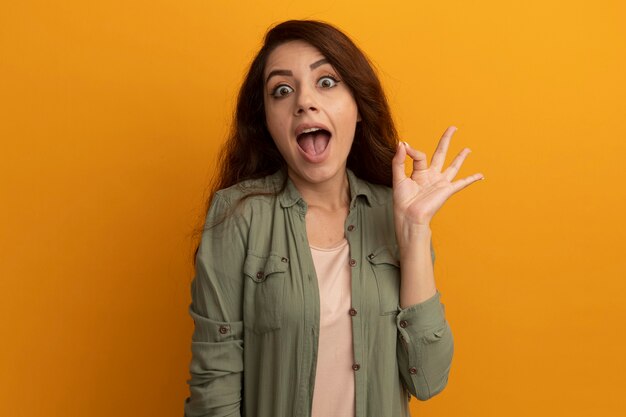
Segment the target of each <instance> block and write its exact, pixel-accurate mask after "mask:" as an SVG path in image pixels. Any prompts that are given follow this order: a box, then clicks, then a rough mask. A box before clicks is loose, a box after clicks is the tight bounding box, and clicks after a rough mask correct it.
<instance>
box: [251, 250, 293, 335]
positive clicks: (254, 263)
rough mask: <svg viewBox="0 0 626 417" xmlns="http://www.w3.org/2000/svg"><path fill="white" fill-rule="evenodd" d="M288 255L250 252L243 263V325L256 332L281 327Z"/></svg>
mask: <svg viewBox="0 0 626 417" xmlns="http://www.w3.org/2000/svg"><path fill="white" fill-rule="evenodd" d="M288 268H289V259H288V258H286V257H283V256H279V255H268V256H257V255H255V254H251V253H248V255H247V256H246V260H245V263H244V266H243V272H244V275H245V276H246V283H245V287H244V305H243V308H244V311H243V315H244V323H243V324H244V326H245V327H246V328H248V329H250V330H252V331H254V332H255V333H265V332H269V331H272V330H276V329H280V327H281V324H282V320H283V289H284V287H285V274H286V273H287V270H288Z"/></svg>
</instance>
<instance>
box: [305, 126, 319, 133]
mask: <svg viewBox="0 0 626 417" xmlns="http://www.w3.org/2000/svg"><path fill="white" fill-rule="evenodd" d="M318 130H322V129H320V128H319V127H312V128H310V129H304V130H303V131H302V133H311V132H317V131H318Z"/></svg>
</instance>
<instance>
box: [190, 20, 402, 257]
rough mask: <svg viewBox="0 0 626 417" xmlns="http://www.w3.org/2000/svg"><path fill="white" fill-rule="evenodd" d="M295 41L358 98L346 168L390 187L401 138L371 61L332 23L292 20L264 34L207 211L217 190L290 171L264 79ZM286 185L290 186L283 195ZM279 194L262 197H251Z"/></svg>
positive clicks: (248, 73)
mask: <svg viewBox="0 0 626 417" xmlns="http://www.w3.org/2000/svg"><path fill="white" fill-rule="evenodd" d="M295 40H299V41H304V42H306V43H309V44H310V45H312V46H314V47H315V48H317V49H318V50H319V51H320V52H321V53H322V55H323V56H324V57H325V58H326V59H327V60H328V62H329V63H330V64H331V65H332V66H333V68H334V69H335V70H336V71H337V72H338V73H339V76H340V77H341V79H342V81H343V82H344V83H345V84H346V85H347V86H348V87H349V89H350V91H351V92H352V94H353V96H354V100H355V102H356V105H357V108H358V110H359V114H360V115H361V121H360V122H358V123H357V126H356V130H355V133H354V141H353V144H352V148H351V150H350V153H349V154H348V160H347V167H348V168H349V169H350V170H352V171H353V172H354V173H355V175H356V176H357V177H359V178H361V179H364V180H366V181H369V182H371V183H375V184H382V185H386V186H391V184H392V173H391V159H392V158H393V156H394V154H395V152H396V147H397V144H398V135H397V131H396V128H395V125H394V122H393V119H392V117H391V111H390V109H389V104H388V103H387V98H386V96H385V93H384V91H383V88H382V85H381V83H380V80H379V79H378V76H377V75H376V73H375V71H374V68H373V66H372V64H371V62H370V60H369V59H368V58H367V56H366V55H365V54H364V53H363V52H362V51H361V50H360V49H359V48H358V47H357V46H356V45H355V43H354V42H353V41H352V40H351V39H350V38H349V37H348V36H347V35H346V34H344V33H343V32H342V31H340V30H339V29H337V28H336V27H335V26H333V25H331V24H329V23H326V22H321V21H315V20H289V21H286V22H282V23H280V24H278V25H276V26H274V27H273V28H271V29H270V30H269V31H268V32H267V33H266V34H265V38H264V42H263V46H262V47H261V49H260V50H259V52H258V53H257V55H256V56H255V57H254V59H253V61H252V63H251V65H250V68H249V70H248V72H247V74H246V76H245V78H244V81H243V84H242V86H241V89H240V90H239V95H238V99H237V107H236V110H235V115H234V121H233V124H232V126H231V130H230V133H229V135H228V138H227V140H226V143H225V144H224V146H223V148H222V149H221V152H220V154H219V160H218V170H217V177H216V179H215V180H214V181H213V184H212V187H211V191H210V195H209V198H208V200H207V202H206V206H205V209H206V210H208V209H209V208H210V204H211V201H212V199H213V196H214V195H215V192H217V191H218V190H220V189H223V188H227V187H230V186H232V185H235V184H237V183H239V182H241V181H244V180H249V179H256V178H261V177H264V176H266V175H270V174H273V173H274V172H276V171H278V170H280V169H286V162H285V160H284V159H283V157H282V155H281V154H280V152H279V151H278V148H277V147H276V145H275V144H274V140H273V139H272V137H271V135H270V133H269V131H268V129H267V125H266V121H265V120H266V119H265V106H264V102H263V93H264V78H263V74H264V71H265V65H266V62H267V58H268V56H269V55H270V54H271V53H272V51H273V50H274V49H276V48H277V47H278V46H280V45H282V44H284V43H286V42H289V41H295ZM285 179H287V176H286V175H285ZM285 185H286V182H285V183H284V184H283V189H284V187H285ZM280 191H282V189H281V190H279V191H278V192H280ZM276 193H277V192H276V191H267V192H263V191H259V192H255V193H251V194H250V195H249V196H251V195H261V194H268V195H274V194H276ZM206 210H205V214H206ZM196 253H197V248H196ZM194 259H195V257H194Z"/></svg>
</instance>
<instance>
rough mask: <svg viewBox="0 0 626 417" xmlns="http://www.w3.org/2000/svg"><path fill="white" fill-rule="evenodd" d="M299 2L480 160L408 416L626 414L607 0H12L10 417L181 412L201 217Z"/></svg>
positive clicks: (620, 36)
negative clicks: (247, 98)
mask: <svg viewBox="0 0 626 417" xmlns="http://www.w3.org/2000/svg"><path fill="white" fill-rule="evenodd" d="M592 4H593V5H592ZM288 18H315V19H323V20H327V21H330V22H332V23H335V24H337V25H338V26H339V27H341V28H343V29H344V30H345V31H346V32H347V33H348V34H350V35H351V36H352V37H353V38H354V40H355V41H356V42H357V43H358V44H359V45H360V46H361V47H362V48H363V49H364V50H365V51H366V52H367V53H368V55H369V56H370V57H371V58H372V59H373V60H374V61H375V63H376V64H377V67H378V68H379V70H380V74H381V77H382V79H383V82H384V84H385V86H386V88H387V91H388V94H389V98H390V102H391V104H392V108H393V111H394V115H395V117H396V120H397V122H398V127H399V130H400V132H401V135H402V138H403V139H405V140H407V141H408V142H410V143H411V144H412V145H413V146H415V147H417V148H418V149H421V150H423V151H426V152H427V153H428V154H429V155H431V154H432V152H433V150H434V148H435V145H436V143H437V140H438V139H439V136H440V135H441V133H442V132H443V131H444V130H445V128H446V127H447V126H449V125H456V126H458V128H459V130H458V132H457V133H456V134H455V136H454V138H453V141H452V144H451V146H450V153H449V156H448V163H449V161H450V160H451V159H452V156H453V155H455V154H456V153H457V152H459V151H460V150H461V149H462V148H463V147H464V146H469V147H470V148H471V149H472V151H473V152H472V153H471V155H470V156H469V157H468V159H467V160H466V162H465V164H464V166H463V168H462V170H461V172H460V174H459V175H460V176H466V175H470V174H472V173H475V172H483V173H484V175H485V177H486V179H485V180H484V181H482V182H479V183H476V184H474V185H472V186H470V187H469V188H467V189H465V190H463V191H461V192H460V193H459V194H457V195H455V196H453V197H452V198H451V199H450V200H449V201H448V202H447V203H446V204H445V205H444V207H443V208H442V210H441V211H440V213H438V214H437V216H436V217H435V219H434V222H433V225H432V229H433V235H434V237H433V239H434V245H435V250H436V252H437V262H436V265H435V274H436V278H437V283H438V287H439V290H440V291H441V293H442V297H443V298H442V301H443V302H444V304H445V305H446V312H447V318H448V321H449V322H450V325H451V327H452V329H453V332H454V336H455V356H454V361H453V366H452V370H451V374H450V381H449V384H448V387H447V388H446V390H445V391H444V392H442V393H441V394H440V395H438V396H436V397H434V398H433V399H431V400H429V401H427V402H418V401H414V403H413V404H412V407H413V410H414V412H413V414H414V415H416V416H424V417H426V416H464V417H470V416H481V417H484V416H554V415H558V416H568V417H574V416H595V415H598V416H618V415H625V413H626V396H625V395H624V393H623V391H624V389H625V388H626V383H625V382H624V381H625V379H624V378H625V377H624V375H625V374H626V360H625V359H624V354H625V352H626V343H625V338H626V336H625V335H624V330H626V325H625V323H626V307H625V302H624V298H625V296H626V285H625V284H624V280H625V278H626V256H625V255H624V241H625V238H626V236H625V230H626V227H625V222H624V220H623V216H624V213H626V186H625V185H624V181H625V180H626V175H625V174H626V170H625V168H624V167H625V165H626V163H625V162H624V158H625V156H626V134H625V133H626V128H625V121H626V118H625V116H626V105H625V97H626V82H625V80H624V77H625V75H624V74H626V25H624V21H625V18H626V3H625V2H624V1H621V0H614V1H608V0H605V1H602V0H599V1H596V2H589V1H580V0H577V1H573V0H568V1H564V0H559V1H546V0H542V1H539V0H527V1H523V2H522V1H516V2H508V1H501V0H497V1H496V0H490V1H471V2H470V1H460V0H459V1H445V2H425V1H416V2H413V1H410V2H409V1H404V2H389V1H386V2H374V1H358V2H356V1H355V2H337V1H334V0H331V1H326V0H324V1H317V2H298V1H293V0H283V1H278V0H277V1H272V2H246V1H238V2H225V1H219V2H218V1H209V0H203V1H200V0H195V1H173V0H172V1H154V0H152V1H119V0H113V1H108V2H83V1H61V2H43V1H39V2H36V1H15V2H3V5H2V6H1V7H0V51H1V54H0V71H1V73H0V103H1V108H0V138H1V140H2V142H1V144H2V146H1V151H0V198H1V201H0V202H1V204H0V213H1V215H0V230H1V231H0V257H1V261H0V341H1V343H0V415H2V416H18V417H19V416H92V417H98V416H173V415H182V406H183V401H184V398H185V397H186V396H187V386H186V383H185V381H186V379H187V377H188V373H187V372H188V371H187V366H188V363H189V358H190V338H191V332H192V321H191V319H190V318H189V317H188V315H187V306H188V303H189V284H190V280H191V278H192V275H193V271H192V267H191V256H192V251H193V248H194V246H193V244H194V243H195V241H194V238H193V235H192V231H193V229H194V228H195V227H198V226H200V225H201V223H200V222H201V220H202V217H203V215H204V213H203V211H202V210H203V204H204V199H205V198H206V190H207V186H208V184H209V180H210V177H211V174H212V172H213V168H214V161H215V152H216V150H217V149H218V147H219V145H220V143H221V142H222V140H223V138H224V135H225V133H226V131H227V126H228V123H229V121H230V117H231V112H232V108H233V103H234V98H235V95H236V92H237V89H238V86H239V83H240V81H241V78H242V75H243V74H244V71H245V69H246V67H247V65H248V63H249V61H250V59H251V58H252V56H253V55H254V53H255V52H256V50H257V48H258V47H259V45H260V41H261V37H262V35H263V33H264V32H265V30H266V29H267V28H268V26H270V25H271V24H273V23H276V22H279V21H281V20H285V19H288Z"/></svg>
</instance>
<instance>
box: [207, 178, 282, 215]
mask: <svg viewBox="0 0 626 417" xmlns="http://www.w3.org/2000/svg"><path fill="white" fill-rule="evenodd" d="M283 180H284V175H283V174H282V173H281V172H280V171H278V172H275V173H274V174H271V175H267V176H265V177H261V178H254V179H249V180H244V181H241V182H238V183H237V184H235V185H232V186H230V187H228V188H223V189H221V190H219V191H217V192H216V193H215V196H214V198H215V199H219V200H222V201H223V202H224V203H225V204H227V205H228V206H230V207H233V206H236V205H237V204H238V202H239V201H240V200H243V201H247V200H250V202H253V201H270V200H272V199H274V198H276V194H277V192H278V191H279V190H280V188H281V186H282V183H283Z"/></svg>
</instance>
